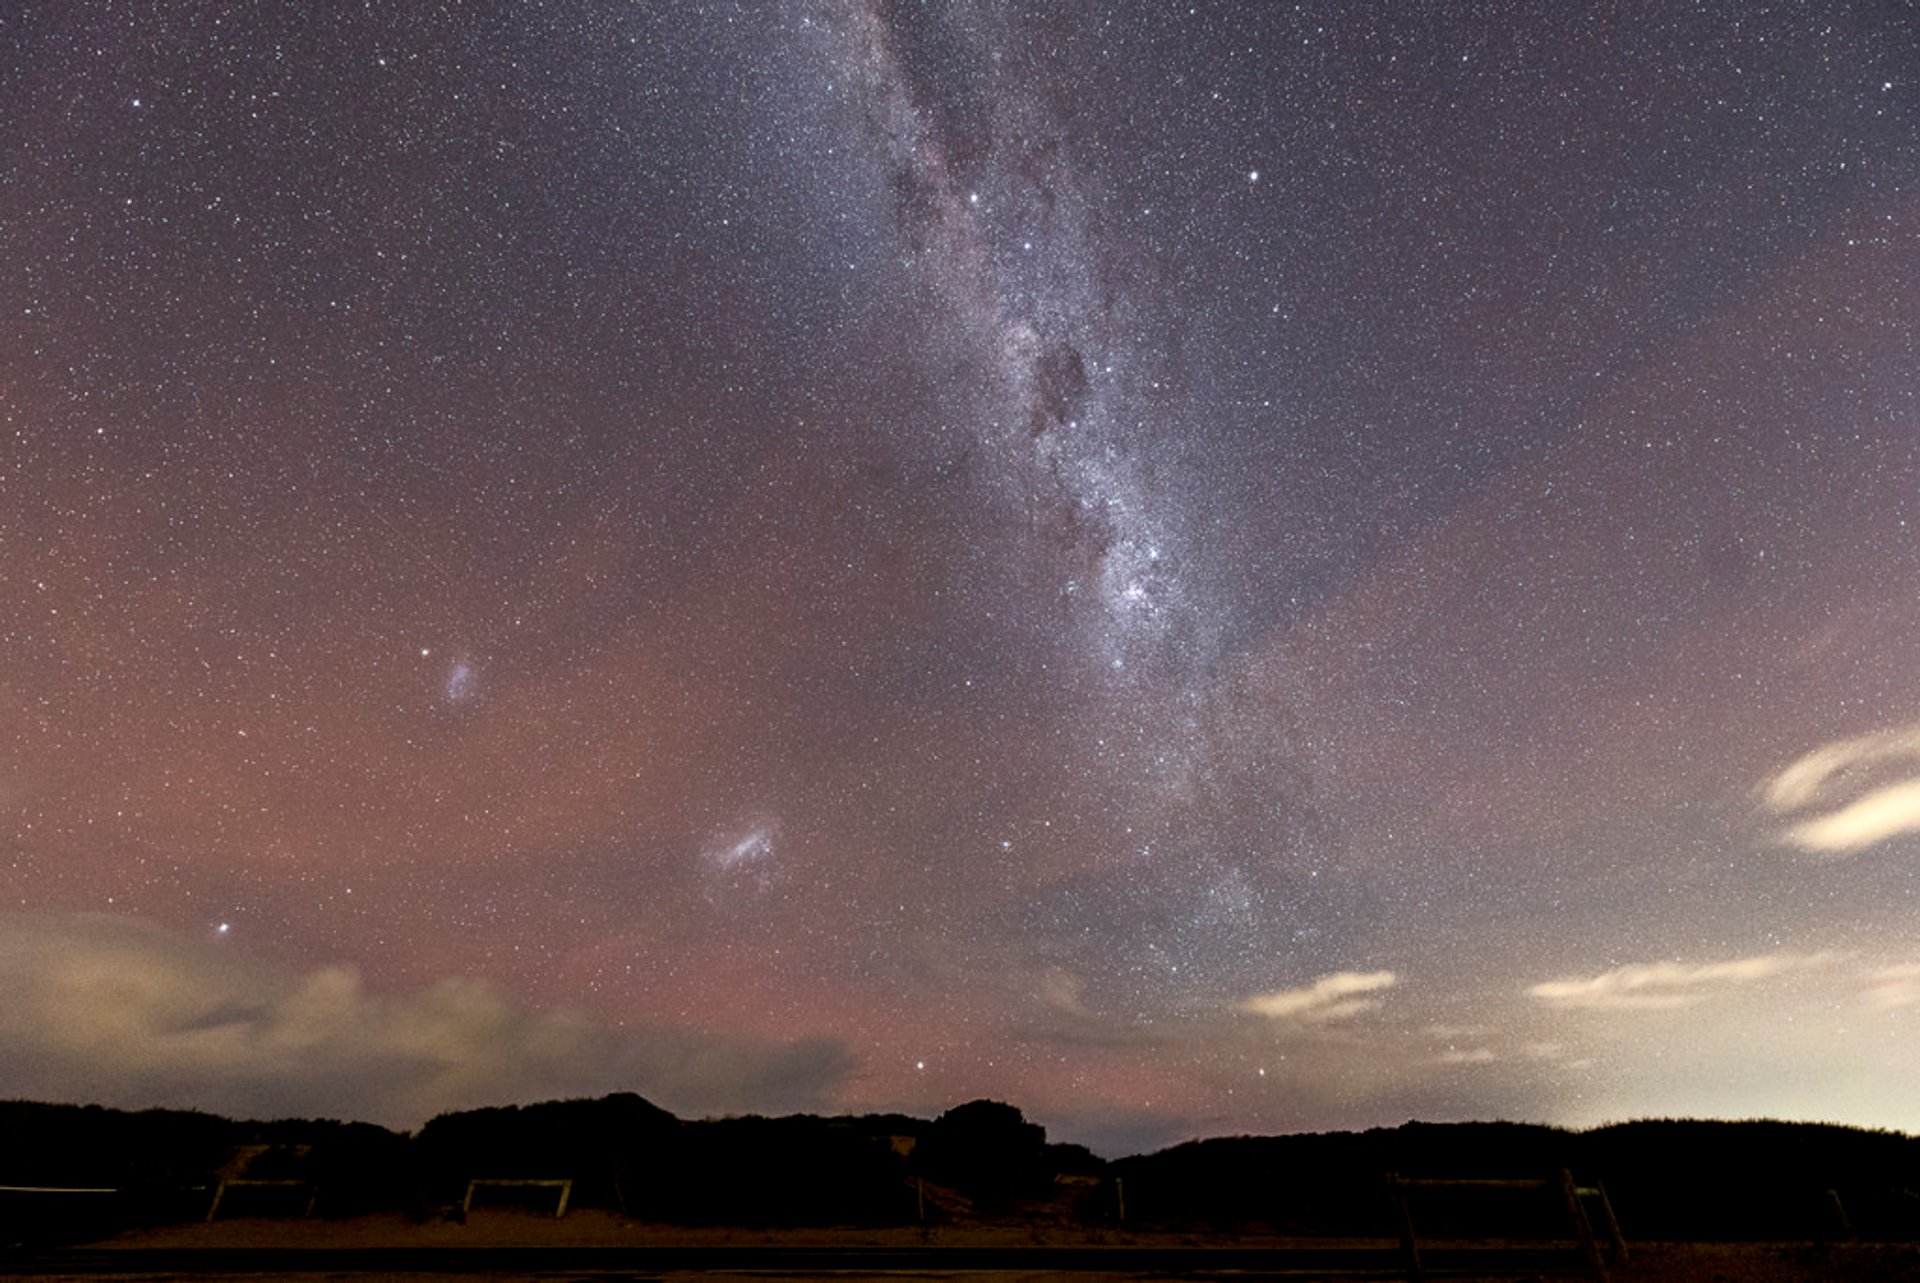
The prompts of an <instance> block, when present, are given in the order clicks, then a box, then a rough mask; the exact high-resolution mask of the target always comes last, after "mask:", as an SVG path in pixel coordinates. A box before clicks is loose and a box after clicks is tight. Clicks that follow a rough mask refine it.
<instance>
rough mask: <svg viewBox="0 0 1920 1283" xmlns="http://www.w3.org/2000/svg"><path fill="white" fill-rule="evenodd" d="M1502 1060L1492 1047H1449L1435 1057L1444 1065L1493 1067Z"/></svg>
mask: <svg viewBox="0 0 1920 1283" xmlns="http://www.w3.org/2000/svg"><path fill="white" fill-rule="evenodd" d="M1498 1059H1500V1056H1499V1054H1498V1053H1496V1052H1495V1051H1494V1050H1493V1048H1491V1047H1465V1048H1454V1047H1449V1048H1447V1049H1446V1050H1445V1051H1443V1052H1441V1053H1440V1054H1439V1055H1438V1056H1436V1057H1435V1060H1437V1061H1438V1062H1439V1063H1440V1064H1443V1065H1491V1064H1492V1063H1493V1062H1494V1061H1496V1060H1498Z"/></svg>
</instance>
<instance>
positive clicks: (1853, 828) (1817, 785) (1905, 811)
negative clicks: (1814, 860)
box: [1761, 725, 1920, 857]
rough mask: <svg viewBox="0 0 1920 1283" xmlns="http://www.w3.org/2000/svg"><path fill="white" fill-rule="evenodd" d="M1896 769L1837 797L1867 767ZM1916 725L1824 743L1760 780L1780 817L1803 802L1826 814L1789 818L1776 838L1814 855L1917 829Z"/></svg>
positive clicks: (1855, 848)
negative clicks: (1889, 777)
mask: <svg viewBox="0 0 1920 1283" xmlns="http://www.w3.org/2000/svg"><path fill="white" fill-rule="evenodd" d="M1896 767H1897V769H1898V771H1899V773H1900V774H1902V775H1905V776H1907V778H1904V779H1899V780H1894V781H1892V782H1883V783H1880V784H1878V785H1877V786H1875V787H1872V788H1869V789H1866V791H1864V792H1856V793H1853V794H1852V795H1851V797H1849V798H1846V799H1845V800H1843V798H1842V796H1841V795H1842V794H1843V793H1844V792H1845V791H1846V787H1847V785H1849V784H1853V785H1854V786H1855V787H1858V785H1859V782H1860V779H1861V777H1863V776H1867V775H1868V774H1869V773H1870V772H1878V771H1883V770H1886V769H1890V768H1896ZM1916 770H1920V725H1915V726H1906V727H1901V728H1899V729H1896V730H1890V731H1882V732H1879V733H1878V734H1874V735H1862V736H1859V737H1857V738H1854V739H1847V740H1836V741H1835V742H1833V743H1831V744H1824V745H1822V746H1820V747H1819V748H1816V749H1814V750H1813V751H1812V752H1810V753H1807V754H1805V755H1803V756H1802V757H1800V758H1799V759H1798V760H1796V761H1795V762H1793V763H1792V764H1791V765H1789V766H1788V767H1787V768H1786V769H1785V770H1783V771H1781V772H1780V773H1779V774H1777V775H1775V776H1774V777H1773V778H1772V779H1770V780H1768V781H1767V782H1766V783H1765V784H1763V785H1762V786H1761V797H1762V802H1763V805H1764V806H1765V807H1766V809H1767V810H1768V811H1769V812H1771V813H1772V814H1773V815H1775V816H1779V817H1781V818H1786V817H1788V816H1792V815H1794V814H1795V813H1797V812H1802V811H1805V810H1807V809H1808V808H1811V807H1815V806H1820V807H1826V808H1830V809H1828V810H1827V811H1826V813H1825V814H1822V815H1817V816H1812V817H1810V818H1801V819H1798V820H1796V821H1794V822H1793V823H1792V824H1791V825H1789V826H1788V827H1787V829H1786V830H1785V831H1784V832H1782V833H1781V835H1780V840H1781V841H1783V842H1785V843H1787V844H1788V845H1791V846H1796V847H1799V848H1800V849H1801V850H1802V851H1807V852H1811V853H1813V854H1816V855H1827V856H1836V857H1837V856H1847V855H1853V854H1855V853H1856V852H1859V851H1864V850H1866V849H1867V848H1868V847H1872V846H1878V845H1879V844H1880V843H1882V842H1885V841H1887V840H1889V839H1891V838H1895V837H1899V836H1900V835H1901V834H1903V833H1915V832H1920V774H1915V773H1914V772H1915V771H1916Z"/></svg>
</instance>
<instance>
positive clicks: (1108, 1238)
mask: <svg viewBox="0 0 1920 1283" xmlns="http://www.w3.org/2000/svg"><path fill="white" fill-rule="evenodd" d="M1082 1244H1092V1245H1101V1246H1109V1247H1124V1246H1129V1245H1133V1246H1140V1247H1173V1246H1185V1247H1192V1246H1211V1247H1255V1246H1268V1245H1271V1246H1276V1247H1279V1246H1287V1245H1289V1244H1298V1245H1303V1246H1331V1245H1332V1244H1331V1243H1330V1242H1329V1241H1328V1240H1298V1239H1280V1238H1272V1237H1261V1236H1256V1235H1231V1236H1224V1235H1215V1234H1181V1233H1167V1232H1150V1231H1121V1230H1107V1231H1100V1230H1087V1229H1083V1228H1075V1227H1066V1226H1044V1225H1042V1226H1033V1225H1017V1224H1008V1225H991V1224H987V1225H967V1226H951V1225H949V1226H935V1227H930V1228H928V1229H925V1230H922V1229H920V1228H918V1227H897V1228H883V1229H820V1230H777V1231H764V1230H750V1229H739V1228H727V1227H714V1228H688V1227H683V1226H671V1225H657V1224H651V1223H647V1222H641V1221H632V1220H628V1219H627V1218H625V1217H622V1216H618V1215H615V1214H613V1213H609V1212H601V1211H595V1210H591V1209H587V1210H580V1211H574V1212H570V1213H569V1214H568V1215H567V1216H566V1217H565V1218H563V1219H559V1220H556V1219H554V1218H552V1217H544V1216H537V1215H533V1214H530V1213H524V1212H513V1211H492V1210H489V1211H476V1212H474V1214H473V1215H472V1216H471V1217H469V1218H468V1220H467V1221H466V1223H464V1224H460V1223H456V1222H453V1221H429V1222H427V1223H425V1224H419V1223H416V1222H414V1221H413V1220H412V1219H411V1218H409V1217H405V1216H398V1215H395V1216H369V1217H361V1218H357V1219H353V1220H339V1221H335V1220H320V1219H316V1220H304V1221H303V1220H283V1219H273V1220H264V1219H246V1218H237V1219H234V1220H222V1221H218V1222H215V1223H213V1224H210V1225H209V1224H181V1225H164V1226H157V1227H152V1228H147V1229H142V1230H137V1231H131V1232H128V1233H125V1234H121V1235H118V1236H116V1237H114V1238H112V1239H109V1240H106V1241H104V1242H102V1243H99V1244H96V1245H94V1246H95V1248H97V1249H102V1250H110V1249H124V1250H128V1251H140V1250H143V1249H194V1250H207V1249H219V1248H231V1249H247V1248H264V1247H274V1248H295V1249H325V1248H336V1249H339V1248H346V1249H355V1248H357V1249H378V1248H471V1249H477V1250H478V1252H477V1254H478V1255H479V1257H480V1259H479V1260H476V1262H475V1263H476V1266H479V1267H480V1268H478V1269H476V1270H475V1271H474V1272H472V1273H466V1272H453V1273H448V1272H435V1273H433V1274H431V1275H427V1274H422V1275H412V1276H396V1275H391V1274H387V1275H381V1276H379V1277H382V1278H389V1279H391V1278H403V1277H412V1278H421V1279H426V1278H431V1279H433V1280H436V1283H463V1281H464V1283H483V1281H484V1283H513V1281H514V1280H519V1279H529V1280H530V1279H534V1278H544V1279H547V1280H552V1279H555V1278H560V1277H571V1278H576V1279H580V1278H588V1277H593V1275H592V1273H591V1272H582V1271H568V1272H566V1273H564V1274H563V1273H554V1274H538V1273H534V1274H528V1273H520V1272H488V1271H486V1270H485V1268H484V1265H483V1264H482V1262H483V1261H484V1253H485V1251H486V1249H488V1248H501V1247H516V1248H527V1247H543V1246H545V1247H648V1246H679V1247H699V1246H712V1247H739V1246H767V1247H802V1246H805V1247H836V1246H880V1247H890V1246H898V1247H975V1248H978V1247H993V1246H1006V1247H1031V1246H1060V1247H1065V1246H1075V1245H1082ZM1354 1245H1356V1246H1359V1245H1373V1241H1371V1240H1363V1241H1354ZM55 1268H56V1269H57V1266H56V1267H55ZM0 1273H10V1272H8V1271H0ZM915 1276H917V1275H915V1274H912V1273H907V1274H899V1273H896V1274H890V1275H885V1276H884V1277H887V1278H892V1279H896V1280H897V1279H900V1278H902V1277H915ZM918 1276H924V1277H928V1278H937V1279H941V1280H956V1279H963V1278H969V1277H976V1278H992V1279H995V1280H999V1281H1000V1283H1005V1280H1007V1279H1009V1278H1013V1277H1019V1278H1023V1279H1036V1278H1040V1277H1045V1276H1043V1275H1037V1274H1033V1273H1019V1272H1012V1271H1009V1272H1006V1273H997V1274H991V1275H978V1274H974V1275H970V1274H968V1273H966V1272H964V1271H941V1270H928V1271H925V1272H924V1274H923V1275H918ZM12 1277H15V1278H22V1277H37V1278H43V1279H61V1278H63V1276H62V1275H60V1274H58V1273H48V1274H40V1275H26V1274H20V1273H12ZM88 1277H91V1278H94V1279H101V1278H112V1279H119V1280H123V1283H124V1280H129V1279H135V1278H152V1277H155V1276H153V1275H150V1274H139V1273H135V1272H132V1271H129V1272H128V1273H125V1274H120V1273H111V1274H105V1275H102V1274H98V1273H94V1274H90V1275H88ZM168 1277H172V1278H182V1279H185V1280H186V1281H187V1283H198V1281H199V1280H202V1279H204V1280H207V1281H208V1283H211V1280H213V1279H215V1278H220V1279H226V1280H229V1281H231V1280H233V1279H236V1278H246V1279H257V1278H260V1277H263V1276H260V1275H232V1274H228V1275H197V1276H184V1275H171V1276H168ZM302 1277H303V1278H305V1279H308V1280H315V1281H318V1280H321V1279H327V1278H357V1279H364V1278H369V1277H373V1276H370V1275H338V1274H334V1275H327V1274H308V1275H304V1276H302ZM600 1277H603V1278H604V1277H616V1276H615V1275H601V1276H600ZM664 1277H677V1278H684V1279H686V1280H688V1281H689V1283H691V1280H694V1279H698V1280H702V1281H703V1283H715V1281H717V1280H720V1279H723V1278H726V1277H729V1276H728V1275H727V1274H724V1273H721V1272H714V1273H700V1274H686V1275H680V1276H673V1275H668V1276H664ZM734 1277H742V1276H734ZM744 1277H756V1278H759V1279H760V1280H762V1283H764V1280H765V1279H766V1278H767V1277H769V1276H767V1275H749V1276H744ZM838 1277H841V1278H847V1277H854V1276H850V1275H840V1276H838ZM872 1277H882V1276H880V1275H874V1276H872ZM1056 1277H1063V1278H1069V1279H1072V1280H1075V1283H1096V1281H1097V1280H1101V1279H1103V1278H1122V1277H1131V1278H1139V1277H1144V1276H1141V1275H1123V1276H1111V1275H1100V1274H1094V1273H1073V1274H1069V1275H1060V1276H1056ZM1303 1277H1310V1276H1303ZM1329 1277H1334V1276H1329ZM1562 1277H1576V1276H1571V1275H1569V1276H1562ZM1613 1277H1614V1279H1615V1280H1616V1283H1802V1281H1805V1283H1818V1281H1822V1280H1834V1281H1836V1283H1920V1244H1846V1245H1836V1246H1819V1245H1813V1244H1807V1243H1739V1244H1728V1243H1705V1244H1701V1243H1668V1244H1662V1243H1637V1244H1632V1245H1631V1257H1630V1259H1629V1261H1628V1262H1627V1263H1626V1265H1625V1266H1624V1267H1622V1268H1619V1269H1616V1270H1615V1271H1614V1274H1613Z"/></svg>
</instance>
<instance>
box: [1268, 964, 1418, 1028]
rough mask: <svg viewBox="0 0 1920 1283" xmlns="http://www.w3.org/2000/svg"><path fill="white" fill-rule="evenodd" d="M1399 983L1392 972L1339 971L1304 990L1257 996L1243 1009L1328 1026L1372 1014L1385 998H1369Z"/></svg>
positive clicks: (1323, 977)
mask: <svg viewBox="0 0 1920 1283" xmlns="http://www.w3.org/2000/svg"><path fill="white" fill-rule="evenodd" d="M1397 980H1398V977H1397V976H1395V975H1394V973H1393V972H1391V971H1336V972H1334V973H1333V974H1332V975H1327V976H1321V977H1320V978H1319V979H1318V980H1316V981H1314V982H1313V983H1312V984H1310V985H1307V986H1306V987H1304V988H1301V989H1281V990H1278V991H1276V992H1274V993H1263V994H1256V995H1254V996H1253V997H1251V998H1248V999H1246V1000H1245V1001H1244V1002H1242V1003H1241V1004H1240V1006H1241V1008H1242V1010H1245V1011H1251V1012H1254V1013H1256V1014H1258V1015H1262V1016H1268V1017H1271V1018H1273V1019H1275V1020H1291V1021H1296V1022H1299V1023H1302V1024H1325V1023H1326V1022H1328V1021H1333V1020H1345V1019H1347V1018H1349V1017H1351V1016H1357V1015H1359V1014H1361V1013H1362V1012H1366V1011H1372V1010H1373V1009H1374V1008H1376V1007H1378V1006H1379V1005H1380V1004H1381V1002H1382V1001H1383V999H1381V998H1379V997H1377V996H1369V995H1378V994H1380V993H1381V992H1383V991H1385V990H1387V989H1391V988H1392V987H1393V986H1394V984H1395V983H1396V981H1397Z"/></svg>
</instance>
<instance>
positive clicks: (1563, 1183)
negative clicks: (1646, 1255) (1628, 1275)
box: [1560, 1167, 1607, 1283]
mask: <svg viewBox="0 0 1920 1283" xmlns="http://www.w3.org/2000/svg"><path fill="white" fill-rule="evenodd" d="M1560 1197H1561V1199H1562V1200H1563V1201H1564V1202H1565V1203H1566V1205H1567V1214H1568V1215H1569V1216H1571V1217H1572V1218H1573V1232H1574V1235H1575V1237H1577V1238H1578V1239H1579V1240H1580V1250H1581V1251H1582V1252H1583V1253H1585V1254H1586V1258H1587V1265H1588V1266H1589V1267H1590V1268H1591V1269H1592V1270H1593V1277H1595V1278H1597V1279H1599V1280H1600V1283H1606V1280H1607V1263H1606V1261H1605V1260H1603V1259H1602V1258H1601V1256H1600V1244H1598V1243H1597V1242H1595V1241H1594V1237H1593V1225H1592V1224H1591V1223H1590V1222H1589V1221H1588V1220H1587V1210H1586V1209H1585V1208H1584V1207H1581V1206H1580V1194H1579V1188H1578V1187H1577V1186H1576V1185H1575V1184H1574V1183H1573V1173H1572V1172H1570V1171H1568V1170H1567V1169H1566V1168H1564V1167H1563V1168H1561V1169H1560Z"/></svg>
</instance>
